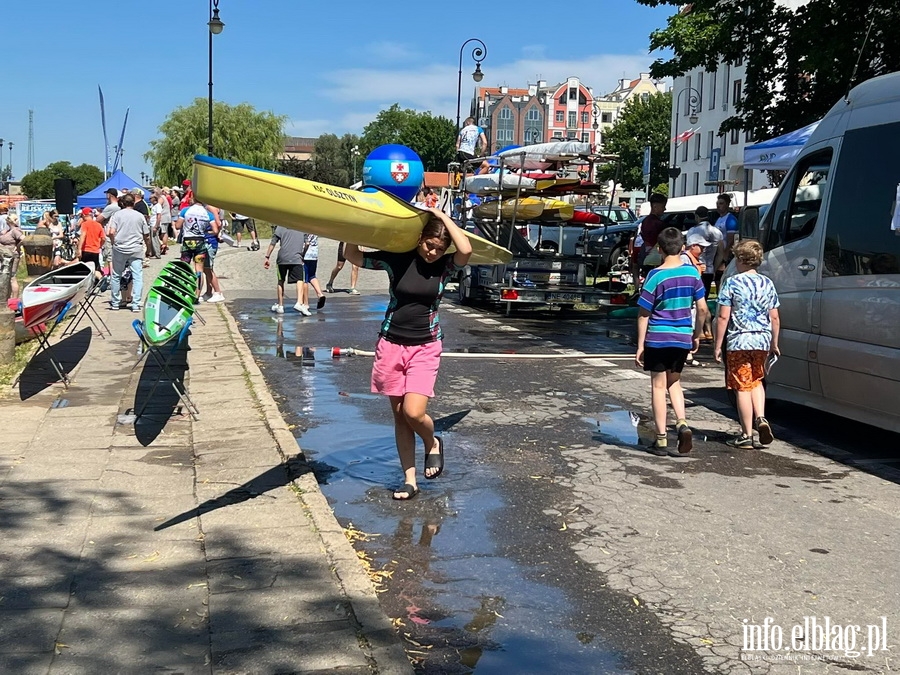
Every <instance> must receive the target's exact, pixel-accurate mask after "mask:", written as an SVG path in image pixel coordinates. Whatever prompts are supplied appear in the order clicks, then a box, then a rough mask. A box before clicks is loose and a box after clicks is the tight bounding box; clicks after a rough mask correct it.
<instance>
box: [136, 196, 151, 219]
mask: <svg viewBox="0 0 900 675" xmlns="http://www.w3.org/2000/svg"><path fill="white" fill-rule="evenodd" d="M134 210H135V211H137V212H138V213H140V214H141V215H142V216H144V218H148V219H149V218H150V209H149V208H147V202H145V201H144V200H143V199H142V200H141V201H139V202H135V203H134Z"/></svg>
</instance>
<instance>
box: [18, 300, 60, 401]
mask: <svg viewBox="0 0 900 675" xmlns="http://www.w3.org/2000/svg"><path fill="white" fill-rule="evenodd" d="M20 305H21V303H20ZM70 309H72V303H71V302H67V303H66V305H65V307H63V309H62V311H61V312H60V313H59V316H57V317H56V318H55V319H54V320H53V324H52V325H51V326H50V328H49V329H46V330H45V329H43V328H40V326H39V325H38V326H32V327H31V332H32V333H33V334H34V336H35V338H37V341H38V348H37V349H36V350H34V354H32V356H31V358H32V359H34V358H35V357H36V356H37V355H38V354H40V353H41V352H47V360H48V361H49V362H50V365H51V366H53V370H55V371H56V374H57V375H58V376H59V380H60V382H62V383H63V387H65V388H66V389H68V388H69V382H70V380H69V376H68V375H66V372H65V370H64V369H63V366H62V363H60V362H59V361H57V360H56V359H54V358H53V357H52V356H51V355H50V336H51V335H53V331H54V330H56V327H57V326H59V324H60V323H62V321H63V319H65V318H66V314H68V313H69V310H70ZM20 379H21V373H20V374H19V375H18V376H17V377H16V379H15V381H14V382H13V386H16V385H17V384H18V383H19V380H20Z"/></svg>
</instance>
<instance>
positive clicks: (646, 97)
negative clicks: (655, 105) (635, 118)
mask: <svg viewBox="0 0 900 675" xmlns="http://www.w3.org/2000/svg"><path fill="white" fill-rule="evenodd" d="M649 100H650V94H648V93H647V92H646V91H645V92H644V93H643V94H641V101H642V102H643V103H647V102H648V101H649Z"/></svg>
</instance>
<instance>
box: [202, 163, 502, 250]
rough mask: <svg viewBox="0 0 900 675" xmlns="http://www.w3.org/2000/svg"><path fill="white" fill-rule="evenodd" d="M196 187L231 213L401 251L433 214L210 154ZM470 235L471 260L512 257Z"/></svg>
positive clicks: (397, 201) (378, 195)
mask: <svg viewBox="0 0 900 675" xmlns="http://www.w3.org/2000/svg"><path fill="white" fill-rule="evenodd" d="M192 187H193V189H194V194H195V195H196V196H197V198H198V199H199V200H201V201H203V202H204V203H208V204H213V205H214V206H218V207H220V208H223V209H226V210H228V211H234V212H235V213H241V214H244V215H247V216H251V217H253V218H259V219H260V220H266V221H268V222H270V223H273V224H276V225H282V226H284V227H289V228H291V229H294V230H299V231H301V232H308V233H310V234H317V235H319V236H320V237H328V238H329V239H336V240H338V241H346V242H351V243H353V244H358V245H359V246H365V247H368V248H376V249H380V250H383V251H392V252H396V253H399V252H401V251H410V250H412V249H414V248H415V247H416V245H417V244H418V241H419V235H420V234H421V232H422V228H423V227H424V226H425V223H426V222H427V220H428V216H429V214H428V212H427V211H423V210H421V209H417V208H416V207H414V206H413V205H412V204H407V203H406V202H404V201H402V200H400V199H397V198H396V197H394V196H393V195H391V194H388V193H387V192H384V191H377V192H357V191H356V190H350V189H347V188H342V187H336V186H334V185H326V184H324V183H316V182H313V181H310V180H304V179H303V178H294V177H292V176H285V175H284V174H280V173H274V172H271V171H265V170H263V169H257V168H256V167H252V166H247V165H244V164H235V163H233V162H226V161H225V160H221V159H216V158H215V157H207V156H204V155H196V156H195V157H194V177H193V183H192ZM465 234H466V236H467V237H468V238H469V240H470V241H471V242H472V257H471V258H470V262H471V263H474V264H481V265H497V264H503V263H506V262H509V261H510V260H511V259H512V253H510V252H509V251H508V250H506V249H505V248H503V247H502V246H498V245H496V244H494V243H492V242H490V241H488V240H487V239H482V238H481V237H478V236H475V235H474V234H471V233H469V232H466V233H465Z"/></svg>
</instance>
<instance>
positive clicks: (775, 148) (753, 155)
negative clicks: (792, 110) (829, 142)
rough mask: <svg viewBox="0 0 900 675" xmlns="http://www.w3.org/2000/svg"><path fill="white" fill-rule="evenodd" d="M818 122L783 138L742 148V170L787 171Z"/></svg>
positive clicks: (779, 137)
mask: <svg viewBox="0 0 900 675" xmlns="http://www.w3.org/2000/svg"><path fill="white" fill-rule="evenodd" d="M817 126H819V123H818V122H813V123H812V124H808V125H807V126H805V127H803V128H802V129H797V130H796V131H791V132H789V133H786V134H784V135H783V136H777V137H776V138H770V139H769V140H767V141H762V142H761V143H754V144H753V145H748V146H747V147H745V148H744V168H745V169H758V170H759V171H787V170H788V169H790V168H791V166H793V164H794V160H795V159H797V156H798V155H799V154H800V151H801V150H802V149H803V146H804V145H806V141H808V140H809V137H810V136H811V135H812V132H813V131H814V130H815V128H816V127H817Z"/></svg>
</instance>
